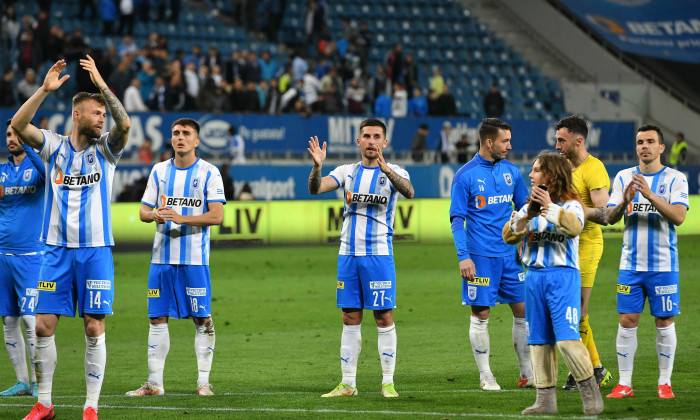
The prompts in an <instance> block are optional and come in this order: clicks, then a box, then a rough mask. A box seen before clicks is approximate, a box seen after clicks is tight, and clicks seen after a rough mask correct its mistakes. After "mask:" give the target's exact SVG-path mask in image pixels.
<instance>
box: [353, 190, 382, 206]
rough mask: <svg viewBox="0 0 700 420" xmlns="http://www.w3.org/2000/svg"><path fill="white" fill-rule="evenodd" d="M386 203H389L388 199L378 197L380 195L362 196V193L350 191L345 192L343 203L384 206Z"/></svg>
mask: <svg viewBox="0 0 700 420" xmlns="http://www.w3.org/2000/svg"><path fill="white" fill-rule="evenodd" d="M388 202H389V199H388V198H387V197H385V196H383V195H380V194H362V193H353V192H350V191H346V192H345V203H346V204H353V203H369V204H386V203H388Z"/></svg>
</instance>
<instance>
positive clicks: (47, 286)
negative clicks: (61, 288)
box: [36, 281, 56, 292]
mask: <svg viewBox="0 0 700 420" xmlns="http://www.w3.org/2000/svg"><path fill="white" fill-rule="evenodd" d="M36 288H37V289H38V290H43V291H44V292H55V291H56V282H53V281H40V282H39V284H38V285H37V286H36Z"/></svg>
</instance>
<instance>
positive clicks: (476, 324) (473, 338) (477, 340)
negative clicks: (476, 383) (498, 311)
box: [469, 315, 493, 380]
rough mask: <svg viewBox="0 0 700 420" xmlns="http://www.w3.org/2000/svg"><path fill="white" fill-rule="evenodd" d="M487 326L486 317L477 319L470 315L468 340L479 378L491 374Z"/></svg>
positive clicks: (481, 378)
mask: <svg viewBox="0 0 700 420" xmlns="http://www.w3.org/2000/svg"><path fill="white" fill-rule="evenodd" d="M488 326H489V320H488V319H479V318H477V317H475V316H474V315H472V316H471V322H470V323H469V341H470V342H471V345H472V352H473V353H474V359H476V367H477V368H478V369H479V379H480V380H483V379H484V378H487V377H489V376H493V373H491V366H490V365H489V353H490V350H491V349H490V340H489V329H488Z"/></svg>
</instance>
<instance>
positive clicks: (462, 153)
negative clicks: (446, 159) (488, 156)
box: [455, 134, 469, 163]
mask: <svg viewBox="0 0 700 420" xmlns="http://www.w3.org/2000/svg"><path fill="white" fill-rule="evenodd" d="M455 147H457V162H459V163H467V162H468V161H469V138H467V135H466V134H462V137H460V139H459V141H458V142H457V144H456V145H455Z"/></svg>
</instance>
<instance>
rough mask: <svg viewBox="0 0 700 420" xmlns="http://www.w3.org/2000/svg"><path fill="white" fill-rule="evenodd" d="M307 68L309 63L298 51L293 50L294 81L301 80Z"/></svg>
mask: <svg viewBox="0 0 700 420" xmlns="http://www.w3.org/2000/svg"><path fill="white" fill-rule="evenodd" d="M308 69H309V63H307V62H306V60H304V57H302V56H301V54H300V53H299V52H295V53H294V55H293V56H292V77H294V80H295V81H299V80H301V78H302V77H304V75H305V74H306V71H307V70H308Z"/></svg>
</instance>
